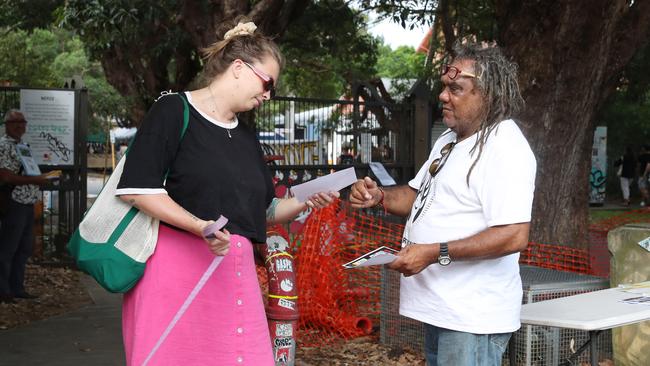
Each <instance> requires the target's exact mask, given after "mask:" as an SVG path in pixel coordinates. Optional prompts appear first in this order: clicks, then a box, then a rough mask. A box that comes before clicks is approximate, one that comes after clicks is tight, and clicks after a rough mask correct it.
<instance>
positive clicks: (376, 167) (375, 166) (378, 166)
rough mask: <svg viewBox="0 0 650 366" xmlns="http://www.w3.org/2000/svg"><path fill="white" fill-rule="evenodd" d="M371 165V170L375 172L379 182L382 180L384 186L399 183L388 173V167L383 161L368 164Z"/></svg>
mask: <svg viewBox="0 0 650 366" xmlns="http://www.w3.org/2000/svg"><path fill="white" fill-rule="evenodd" d="M368 165H369V166H370V170H372V172H373V173H374V174H375V177H377V179H379V182H381V185H382V186H392V185H395V184H397V183H395V179H393V177H391V176H390V174H388V172H387V171H386V168H385V167H384V165H383V164H382V163H376V162H372V163H370V164H368Z"/></svg>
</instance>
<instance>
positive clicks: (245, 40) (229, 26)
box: [201, 16, 284, 84]
mask: <svg viewBox="0 0 650 366" xmlns="http://www.w3.org/2000/svg"><path fill="white" fill-rule="evenodd" d="M249 22H250V20H249V19H247V18H246V17H244V16H239V17H236V18H235V19H233V20H231V21H226V22H223V23H221V24H220V25H219V27H217V29H216V32H215V33H216V36H217V40H216V41H215V42H214V43H212V44H211V45H210V46H208V47H206V48H203V49H202V50H201V52H202V53H203V61H204V65H203V75H202V76H203V82H204V83H206V84H207V83H209V82H210V81H212V79H214V78H215V77H217V76H218V75H221V74H222V73H224V72H225V71H226V70H227V69H228V67H229V66H230V64H232V63H233V61H235V60H236V59H240V60H242V61H244V62H248V63H251V64H252V63H255V62H256V61H262V60H263V59H264V58H265V57H267V56H270V57H272V58H273V59H275V61H276V62H277V63H278V65H280V69H282V67H283V66H284V57H282V53H281V52H280V49H279V48H278V45H277V44H276V43H275V42H274V41H273V40H272V39H271V38H269V37H267V36H265V35H264V34H262V32H261V31H260V30H256V28H257V27H256V26H255V25H254V24H253V23H249ZM228 31H231V32H228Z"/></svg>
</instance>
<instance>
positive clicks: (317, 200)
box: [305, 192, 341, 208]
mask: <svg viewBox="0 0 650 366" xmlns="http://www.w3.org/2000/svg"><path fill="white" fill-rule="evenodd" d="M340 196H341V194H340V193H339V192H320V193H316V194H314V195H312V196H309V198H308V199H307V201H306V202H305V204H306V205H307V206H309V207H311V208H323V207H327V206H329V205H330V204H331V203H332V202H334V201H335V200H336V199H337V198H339V197H340Z"/></svg>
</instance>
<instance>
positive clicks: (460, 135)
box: [350, 45, 536, 366]
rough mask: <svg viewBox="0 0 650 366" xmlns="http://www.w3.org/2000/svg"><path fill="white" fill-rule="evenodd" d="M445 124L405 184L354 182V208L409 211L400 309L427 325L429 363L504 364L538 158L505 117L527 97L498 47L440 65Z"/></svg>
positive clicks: (461, 50)
mask: <svg viewBox="0 0 650 366" xmlns="http://www.w3.org/2000/svg"><path fill="white" fill-rule="evenodd" d="M441 81H442V92H441V93H440V95H439V99H440V102H441V104H442V120H443V122H444V123H445V124H446V125H447V127H449V129H448V130H447V131H446V132H445V133H443V134H442V135H441V136H440V138H439V139H438V140H437V141H436V143H435V145H434V146H433V150H432V151H431V154H430V155H429V159H428V160H427V162H426V163H425V164H424V165H423V166H422V167H421V168H420V170H419V172H418V174H417V175H416V177H415V178H414V179H413V180H411V181H410V182H409V184H408V185H404V186H398V187H393V188H380V187H378V186H377V184H376V183H375V182H374V181H373V180H372V179H370V178H368V177H365V178H364V179H362V180H359V181H357V182H356V183H355V184H354V185H353V187H352V191H351V194H350V202H351V203H352V206H353V207H357V208H364V207H372V206H377V205H382V206H383V207H384V209H385V210H386V211H387V212H390V213H392V214H395V215H401V216H407V215H408V219H407V221H406V225H405V230H404V235H403V239H402V250H401V251H400V253H399V254H398V258H397V259H396V260H395V261H394V262H393V263H391V264H389V268H391V269H394V270H397V271H399V272H401V273H402V274H403V275H404V276H402V278H401V291H400V295H401V296H400V314H402V315H404V316H407V317H410V318H413V319H416V320H419V321H421V322H423V323H425V356H426V359H427V364H428V365H429V366H433V365H455V366H457V365H500V364H501V358H502V355H503V352H504V350H505V348H506V345H507V343H508V340H509V339H510V335H511V334H512V332H514V331H515V330H517V329H518V328H519V326H520V323H519V313H520V307H521V299H522V286H521V278H520V276H519V265H518V260H519V252H520V251H521V250H523V249H525V248H526V245H527V243H528V230H529V225H530V216H531V207H532V201H533V191H534V188H535V170H536V161H535V157H534V155H533V153H532V151H531V149H530V146H529V145H528V142H527V141H526V139H525V137H524V136H523V134H522V133H521V130H520V129H519V127H518V126H517V124H516V123H515V122H514V121H513V120H512V119H511V118H512V117H513V116H514V115H515V114H516V113H517V111H518V110H519V109H520V107H521V106H522V105H523V100H522V98H521V95H520V93H519V87H518V84H517V66H516V65H515V64H513V63H511V62H509V61H508V60H507V59H506V58H505V57H504V56H503V55H502V53H501V52H500V50H499V49H498V48H497V47H481V46H477V45H458V46H456V47H455V54H454V57H453V61H452V63H451V64H446V65H444V66H443V69H442V76H441Z"/></svg>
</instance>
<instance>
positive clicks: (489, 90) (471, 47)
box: [454, 43, 524, 186]
mask: <svg viewBox="0 0 650 366" xmlns="http://www.w3.org/2000/svg"><path fill="white" fill-rule="evenodd" d="M458 60H470V61H474V74H475V75H477V77H476V78H472V82H473V83H474V87H475V88H476V89H478V90H479V92H480V93H481V95H482V96H483V117H482V120H481V125H480V126H479V130H478V136H477V139H476V142H475V143H474V146H473V147H472V150H470V153H471V154H473V153H474V151H476V149H477V148H478V155H477V156H476V159H475V160H474V162H473V163H472V166H471V167H470V168H469V171H468V172H467V185H468V186H469V176H470V175H471V174H472V170H473V169H474V167H475V166H476V163H477V162H478V160H479V159H480V158H481V154H482V153H483V147H484V146H485V142H486V141H487V139H488V136H489V135H490V133H491V132H492V130H494V129H495V128H496V127H497V125H498V123H499V122H501V121H503V120H505V119H508V118H512V117H513V116H514V115H515V114H517V112H519V110H521V108H522V107H523V106H524V100H523V98H522V97H521V93H520V92H519V83H518V82H517V68H518V67H517V64H516V63H514V62H511V61H508V59H506V57H505V56H504V55H503V53H502V52H501V50H500V49H499V48H498V47H497V46H489V47H485V46H482V45H480V44H460V43H457V44H456V45H454V61H458Z"/></svg>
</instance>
